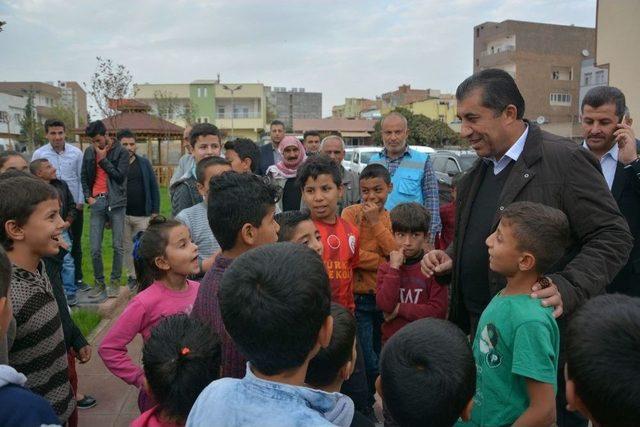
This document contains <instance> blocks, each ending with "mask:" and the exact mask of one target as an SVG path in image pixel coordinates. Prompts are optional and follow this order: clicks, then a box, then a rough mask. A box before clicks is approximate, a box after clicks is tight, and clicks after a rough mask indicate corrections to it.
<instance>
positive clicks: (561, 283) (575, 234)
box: [449, 122, 632, 330]
mask: <svg viewBox="0 0 640 427" xmlns="http://www.w3.org/2000/svg"><path fill="white" fill-rule="evenodd" d="M528 125H529V134H528V136H527V140H526V142H525V146H524V149H523V151H522V154H521V155H520V157H519V158H518V161H517V162H516V163H515V164H514V165H513V167H512V169H511V172H510V173H509V176H508V178H507V182H506V183H505V185H504V188H503V190H502V193H501V194H500V198H499V201H498V209H497V210H496V212H495V215H494V219H493V224H492V230H495V228H496V227H497V225H498V221H499V218H500V212H501V211H502V210H503V209H504V207H506V206H508V205H509V204H510V203H513V202H516V201H530V202H538V203H542V204H545V205H548V206H552V207H555V208H558V209H560V210H562V211H563V212H564V213H565V214H566V215H567V217H568V219H569V225H570V228H571V235H572V238H573V242H574V243H573V246H572V247H571V248H569V250H568V253H567V255H566V256H565V257H564V258H563V260H561V262H560V263H558V265H556V266H555V267H554V268H553V270H552V271H550V272H548V273H551V274H549V277H550V278H551V279H552V280H553V282H554V283H555V284H556V285H557V286H558V288H559V290H560V294H561V296H562V301H563V307H564V312H565V313H566V314H567V315H569V314H570V313H571V312H573V311H574V310H575V309H576V308H578V307H579V306H580V305H581V304H582V303H583V302H584V301H586V300H587V299H589V298H591V297H594V296H596V295H599V294H601V293H603V292H604V291H605V288H606V286H607V285H608V284H609V283H611V281H612V280H613V278H614V277H615V276H616V274H618V272H619V271H620V269H621V268H622V267H623V266H624V265H625V263H626V262H627V259H628V257H629V252H630V251H631V246H632V237H631V234H630V233H629V227H628V226H627V222H626V221H625V220H624V217H623V216H622V215H621V214H620V210H619V209H618V206H617V205H616V202H615V200H614V199H613V197H612V195H611V192H610V191H609V188H608V187H607V184H606V182H605V180H604V177H603V176H602V173H601V169H600V163H599V162H598V161H597V160H596V158H595V157H594V156H593V155H592V154H591V153H589V152H588V151H586V150H585V149H583V148H582V147H580V146H578V145H577V144H575V143H573V142H571V141H570V140H568V139H565V138H562V137H559V136H557V135H553V134H550V133H548V132H544V131H542V130H541V129H540V128H539V127H538V126H537V125H535V124H533V123H529V122H528ZM481 162H482V160H478V161H477V163H476V164H475V165H474V166H473V167H472V168H471V169H470V170H469V172H468V173H466V174H465V176H464V178H462V180H461V181H460V183H459V185H458V197H457V200H456V231H457V232H456V236H455V239H454V242H453V244H452V246H451V247H450V248H449V254H450V255H451V257H452V258H453V260H454V270H453V277H452V288H451V310H450V317H451V320H453V321H454V322H456V323H457V324H458V325H459V326H461V327H462V328H463V329H466V330H468V326H469V324H468V320H469V319H468V314H467V312H466V308H465V307H464V303H463V302H462V296H461V294H460V288H459V284H458V283H457V282H458V278H459V276H460V269H461V268H464V266H462V265H460V257H461V253H462V250H461V248H462V245H463V244H464V238H465V229H466V227H467V224H468V222H469V217H470V215H471V207H472V205H473V201H474V199H475V197H476V194H477V192H478V188H479V187H480V182H481V181H482V174H481V171H482V167H481ZM487 274H488V275H489V288H490V289H489V290H490V293H491V295H495V294H496V293H497V292H498V291H500V290H501V289H502V288H503V287H504V286H505V284H506V281H505V279H504V277H502V276H500V275H499V274H496V273H493V272H491V271H490V270H489V266H488V265H487Z"/></svg>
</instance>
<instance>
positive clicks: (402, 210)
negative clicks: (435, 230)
mask: <svg viewBox="0 0 640 427" xmlns="http://www.w3.org/2000/svg"><path fill="white" fill-rule="evenodd" d="M389 214H390V215H391V230H393V232H394V233H395V232H401V233H419V232H423V233H424V234H429V225H430V224H431V214H430V213H429V211H428V210H427V209H426V208H425V207H424V206H422V205H421V204H420V203H415V202H411V203H401V204H399V205H398V206H396V207H395V208H393V209H391V212H390V213H389Z"/></svg>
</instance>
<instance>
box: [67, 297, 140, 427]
mask: <svg viewBox="0 0 640 427" xmlns="http://www.w3.org/2000/svg"><path fill="white" fill-rule="evenodd" d="M120 310H121V309H120ZM120 310H119V311H118V314H120ZM117 317H118V316H117V315H116V316H114V319H111V320H110V322H109V323H108V324H107V325H106V327H104V328H103V329H102V330H101V331H100V333H99V334H98V335H97V336H96V338H95V340H94V341H93V342H92V343H91V345H92V346H93V353H92V356H91V360H90V361H89V363H87V364H84V365H81V364H76V370H77V372H78V388H79V391H80V392H81V393H86V394H90V395H91V396H93V397H95V398H96V399H97V401H98V404H97V405H96V406H94V407H93V408H91V409H80V410H79V411H78V412H79V423H78V425H79V426H80V427H84V426H90V427H125V426H127V427H128V426H129V424H130V423H131V421H132V420H134V419H135V418H137V417H138V416H139V415H140V411H139V410H138V390H137V389H136V388H135V387H133V386H130V385H128V384H125V383H124V381H122V380H121V379H120V378H117V377H116V376H115V375H113V374H112V373H111V372H109V371H108V370H107V368H106V367H105V366H104V364H103V363H102V359H100V356H99V355H98V344H99V343H100V341H101V340H102V338H103V337H104V335H105V334H106V333H107V331H108V330H109V328H110V327H111V324H112V323H113V321H114V320H115V319H116V318H117ZM128 349H129V354H130V355H131V357H132V358H133V360H135V361H138V362H139V361H140V360H141V359H142V338H141V337H140V336H139V335H138V336H137V337H136V339H135V340H134V341H133V342H131V344H129V347H128Z"/></svg>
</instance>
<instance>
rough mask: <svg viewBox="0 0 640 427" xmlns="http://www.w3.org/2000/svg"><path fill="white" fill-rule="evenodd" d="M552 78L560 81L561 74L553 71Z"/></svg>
mask: <svg viewBox="0 0 640 427" xmlns="http://www.w3.org/2000/svg"><path fill="white" fill-rule="evenodd" d="M551 78H552V79H553V80H559V79H560V72H559V71H553V72H551Z"/></svg>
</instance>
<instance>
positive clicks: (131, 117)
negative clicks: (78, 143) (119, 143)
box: [78, 111, 184, 139]
mask: <svg viewBox="0 0 640 427" xmlns="http://www.w3.org/2000/svg"><path fill="white" fill-rule="evenodd" d="M102 123H104V125H105V127H106V128H107V131H108V132H109V133H110V134H114V133H116V132H117V131H119V130H122V129H130V130H131V131H133V133H135V134H136V136H139V137H147V138H168V139H182V133H183V132H184V128H182V127H180V126H178V125H175V124H173V123H171V122H169V121H167V120H164V119H161V118H160V117H157V116H152V115H151V114H147V113H144V112H141V111H131V112H130V111H127V112H124V113H118V114H116V115H114V116H111V117H107V118H105V119H102ZM78 134H79V135H81V136H85V133H84V129H79V132H78Z"/></svg>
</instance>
